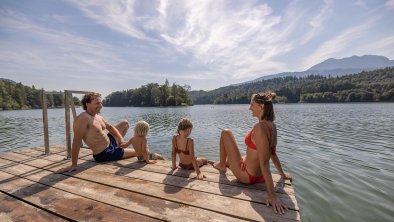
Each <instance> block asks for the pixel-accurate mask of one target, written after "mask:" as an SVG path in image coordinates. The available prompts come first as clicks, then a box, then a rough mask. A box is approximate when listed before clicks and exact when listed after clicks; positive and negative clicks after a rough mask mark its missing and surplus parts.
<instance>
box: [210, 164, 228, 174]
mask: <svg viewBox="0 0 394 222" xmlns="http://www.w3.org/2000/svg"><path fill="white" fill-rule="evenodd" d="M212 166H213V168H215V169H218V170H219V171H222V172H226V170H227V167H226V165H225V164H221V163H220V162H216V163H214V164H213V165H212Z"/></svg>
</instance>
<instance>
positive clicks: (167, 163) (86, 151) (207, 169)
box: [80, 149, 291, 186]
mask: <svg viewBox="0 0 394 222" xmlns="http://www.w3.org/2000/svg"><path fill="white" fill-rule="evenodd" d="M80 153H83V154H90V155H92V151H91V150H89V149H81V151H80ZM125 161H127V162H132V163H134V162H137V161H138V160H137V158H131V159H127V160H125ZM155 165H161V166H165V167H167V168H168V169H171V166H172V163H171V161H170V160H166V161H157V163H156V164H155ZM200 170H201V172H204V173H216V174H221V173H220V171H218V170H217V169H215V168H213V167H212V166H210V165H205V166H202V167H201V168H200ZM184 171H185V170H184ZM193 172H194V171H193ZM226 175H227V176H228V177H230V178H231V179H230V180H233V179H235V177H234V175H233V173H232V172H231V170H227V172H226ZM272 179H273V181H274V182H278V183H286V184H288V185H291V181H290V180H283V179H281V176H280V175H279V174H276V173H273V174H272ZM248 186H249V185H248Z"/></svg>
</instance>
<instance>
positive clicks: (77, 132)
mask: <svg viewBox="0 0 394 222" xmlns="http://www.w3.org/2000/svg"><path fill="white" fill-rule="evenodd" d="M87 124H88V122H87V121H86V120H85V119H84V118H83V117H82V116H78V117H77V118H76V119H75V120H74V124H73V130H74V138H73V143H72V147H71V166H69V167H65V168H62V169H60V170H58V171H56V173H63V172H72V171H75V170H76V169H77V164H78V155H79V150H80V149H81V147H80V146H81V142H82V138H83V136H84V134H85V133H86V130H87V126H88V125H87Z"/></svg>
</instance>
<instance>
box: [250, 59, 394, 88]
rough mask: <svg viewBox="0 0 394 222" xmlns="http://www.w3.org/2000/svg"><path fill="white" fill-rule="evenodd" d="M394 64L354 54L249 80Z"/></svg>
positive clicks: (333, 73)
mask: <svg viewBox="0 0 394 222" xmlns="http://www.w3.org/2000/svg"><path fill="white" fill-rule="evenodd" d="M393 66H394V60H389V59H388V58H387V57H384V56H377V55H364V56H352V57H347V58H342V59H333V58H330V59H327V60H325V61H323V62H321V63H319V64H316V65H314V66H312V67H311V68H309V69H308V70H306V71H303V72H282V73H278V74H273V75H268V76H263V77H260V78H257V79H255V80H252V81H249V82H254V81H260V80H268V79H272V78H277V77H286V76H296V77H303V76H308V75H312V74H313V75H322V76H332V77H334V76H342V75H347V74H354V73H359V72H362V71H370V70H374V69H380V68H386V67H393Z"/></svg>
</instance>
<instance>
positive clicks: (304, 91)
mask: <svg viewBox="0 0 394 222" xmlns="http://www.w3.org/2000/svg"><path fill="white" fill-rule="evenodd" d="M261 91H275V92H276V93H277V102H283V103H298V102H306V103H310V102H379V101H387V102H394V67H390V68H384V69H378V70H373V71H368V72H366V71H363V72H361V73H358V74H351V75H344V76H341V77H339V76H338V77H334V78H333V77H325V76H319V75H310V76H307V77H294V76H287V77H279V78H273V79H268V80H261V81H253V82H249V83H244V84H239V85H231V86H226V87H221V88H218V89H215V90H212V91H208V92H205V91H202V90H200V91H192V92H190V94H191V96H192V98H193V103H194V104H245V103H249V102H250V101H249V100H250V95H251V94H252V93H256V92H261Z"/></svg>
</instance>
